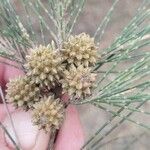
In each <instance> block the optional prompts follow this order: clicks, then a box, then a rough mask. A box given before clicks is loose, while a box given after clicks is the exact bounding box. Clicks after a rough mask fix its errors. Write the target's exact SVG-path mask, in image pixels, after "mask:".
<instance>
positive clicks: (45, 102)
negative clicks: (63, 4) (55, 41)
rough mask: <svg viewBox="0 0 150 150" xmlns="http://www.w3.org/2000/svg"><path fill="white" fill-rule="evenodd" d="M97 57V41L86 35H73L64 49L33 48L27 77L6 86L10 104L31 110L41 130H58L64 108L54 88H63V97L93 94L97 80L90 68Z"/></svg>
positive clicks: (27, 63)
mask: <svg viewBox="0 0 150 150" xmlns="http://www.w3.org/2000/svg"><path fill="white" fill-rule="evenodd" d="M97 57H98V56H97V48H96V46H95V44H94V39H93V38H90V36H89V35H87V34H85V33H82V34H79V35H77V36H71V37H70V38H69V39H68V41H66V42H64V43H63V45H62V49H61V50H57V49H52V48H51V46H50V45H48V46H39V47H37V48H35V49H32V50H31V51H30V54H29V55H28V56H26V63H25V65H24V67H25V71H26V75H25V76H23V77H18V78H17V79H13V80H11V81H10V82H9V83H8V84H7V95H6V99H7V102H9V103H12V104H13V105H14V106H15V107H16V108H18V107H22V108H23V109H25V110H26V111H27V110H32V118H33V119H32V121H33V124H35V125H38V127H39V129H44V130H45V131H46V132H48V131H49V130H50V129H51V128H55V129H59V127H60V126H61V124H62V122H63V119H64V114H65V108H64V104H63V102H62V101H61V100H60V98H59V96H57V95H56V94H54V93H53V92H52V90H51V89H56V88H57V86H60V87H61V88H62V90H61V91H62V94H63V93H67V94H68V95H70V98H73V97H74V98H77V99H79V98H85V97H86V96H88V95H90V94H91V88H93V86H94V84H93V83H94V81H95V80H96V74H94V73H92V72H91V67H93V66H94V65H95V62H96V60H97Z"/></svg>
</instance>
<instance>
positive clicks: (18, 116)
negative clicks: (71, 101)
mask: <svg viewBox="0 0 150 150" xmlns="http://www.w3.org/2000/svg"><path fill="white" fill-rule="evenodd" d="M0 60H2V61H5V62H9V61H7V60H5V59H3V58H0ZM11 63H12V62H11ZM19 75H23V72H22V71H20V70H18V69H15V68H13V67H10V66H8V65H4V64H0V85H1V86H2V89H3V90H5V87H6V83H7V82H8V81H9V79H13V78H15V77H17V76H19ZM62 99H63V100H66V99H67V97H66V96H63V97H62ZM0 101H1V100H0ZM1 102H2V101H1ZM8 108H9V111H10V112H11V116H12V119H13V122H14V126H15V130H16V134H17V136H18V139H19V143H20V145H21V148H22V149H23V150H39V149H40V150H46V148H47V145H48V141H49V135H48V134H46V133H45V132H44V131H42V130H38V129H37V127H36V126H33V125H32V123H31V113H30V112H29V111H28V112H24V111H23V110H19V109H18V110H15V109H14V108H13V107H12V106H11V105H8ZM0 121H1V122H2V123H3V124H4V125H5V126H6V128H7V130H8V131H9V133H10V134H11V135H12V137H15V135H14V132H13V130H12V126H11V122H10V119H9V117H8V115H7V113H6V109H5V107H4V104H2V103H0ZM83 142H84V136H83V131H82V127H81V124H80V121H79V116H78V112H77V110H76V108H75V106H72V105H70V106H68V107H67V109H66V116H65V120H64V123H63V125H62V127H61V129H60V131H59V133H58V136H57V139H56V142H55V145H54V147H55V148H54V149H55V150H70V149H71V150H79V149H80V148H81V146H82V145H83ZM0 149H3V150H14V145H13V144H12V142H11V141H10V139H9V138H8V137H7V135H6V134H5V133H4V131H3V130H2V129H0Z"/></svg>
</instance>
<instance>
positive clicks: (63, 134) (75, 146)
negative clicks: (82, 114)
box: [55, 105, 84, 150]
mask: <svg viewBox="0 0 150 150" xmlns="http://www.w3.org/2000/svg"><path fill="white" fill-rule="evenodd" d="M83 143H84V135H83V130H82V127H81V123H80V119H79V116H78V112H77V110H76V108H75V106H71V105H70V106H68V108H67V109H66V118H65V121H64V123H63V125H62V127H61V129H60V131H59V134H58V138H57V141H56V143H55V150H70V149H71V150H80V148H81V146H82V145H83Z"/></svg>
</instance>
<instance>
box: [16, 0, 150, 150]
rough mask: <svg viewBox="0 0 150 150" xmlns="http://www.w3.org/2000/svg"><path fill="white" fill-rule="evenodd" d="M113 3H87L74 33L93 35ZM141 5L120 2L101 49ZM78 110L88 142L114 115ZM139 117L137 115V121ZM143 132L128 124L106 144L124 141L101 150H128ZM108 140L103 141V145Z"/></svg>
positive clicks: (135, 149) (134, 0) (144, 146)
mask: <svg viewBox="0 0 150 150" xmlns="http://www.w3.org/2000/svg"><path fill="white" fill-rule="evenodd" d="M15 2H16V5H17V11H18V12H19V13H20V15H21V16H22V18H23V21H24V22H25V16H24V14H23V12H22V9H21V8H20V5H19V3H18V0H15ZM112 2H113V0H87V4H86V6H85V9H84V12H83V13H82V15H81V16H80V17H79V19H78V21H77V24H76V26H75V29H74V33H75V34H77V33H81V32H87V33H89V34H90V35H91V36H92V35H93V34H94V31H95V30H96V28H97V26H98V24H99V23H100V22H101V21H102V19H103V17H104V16H105V14H106V13H107V11H108V9H109V8H110V6H111V5H112ZM140 3H141V0H121V1H120V2H119V4H118V5H117V8H116V10H115V11H114V14H113V17H112V21H111V22H110V24H109V26H108V28H107V30H106V33H105V36H104V37H103V39H102V41H101V43H100V47H101V48H100V49H103V48H105V47H107V46H109V45H110V43H111V42H112V41H113V40H114V39H115V37H116V36H118V35H119V33H120V32H121V30H122V29H123V27H124V26H125V25H126V24H127V23H128V22H129V20H130V19H131V18H132V17H133V16H134V14H135V12H136V9H137V7H138V6H139V4H140ZM32 19H33V20H32V21H33V22H34V27H35V29H36V31H37V32H39V31H40V30H39V28H38V26H37V22H36V21H37V20H36V19H34V18H32ZM45 35H46V36H47V37H49V35H48V34H47V33H46V32H45ZM39 37H40V35H39ZM125 66H126V63H125V64H122V68H124V67H125ZM112 79H113V76H111V77H109V78H108V80H112ZM143 108H144V109H145V108H147V107H146V106H144V107H143ZM147 109H148V108H147ZM78 110H79V113H80V118H81V122H82V124H83V128H84V131H85V138H86V140H87V139H88V137H90V136H91V135H92V134H93V133H94V132H95V131H96V129H98V128H99V127H101V126H102V125H103V124H104V123H105V122H106V121H107V120H108V119H109V118H110V115H109V114H108V113H106V112H104V111H102V110H99V109H97V108H95V107H93V106H89V105H85V106H79V107H78ZM137 115H138V114H137ZM137 115H134V118H135V117H136V116H137ZM141 116H142V115H141ZM138 119H140V120H144V121H147V120H150V118H148V117H147V118H146V119H143V118H142V117H141V118H138ZM115 121H117V120H115ZM115 121H114V122H113V123H112V124H110V126H109V127H108V128H106V131H107V130H108V129H109V128H110V127H111V126H112V125H113V124H114V123H115ZM143 131H144V130H143V129H142V128H140V127H137V126H136V125H134V124H132V123H129V122H125V123H124V124H122V125H121V126H120V127H118V128H117V129H116V130H115V131H113V132H112V133H111V134H110V135H109V136H108V137H107V138H106V139H105V140H104V141H107V140H109V139H113V138H115V137H124V138H119V140H116V141H114V142H111V143H109V144H106V145H105V146H104V147H102V148H101V149H102V150H122V149H124V148H125V146H126V144H127V143H128V142H129V141H130V140H132V138H133V137H132V136H134V135H139V134H140V133H141V132H143ZM145 132H147V134H148V131H146V130H145ZM131 135H132V136H131ZM149 140H150V137H149V136H148V135H146V134H145V135H144V136H143V137H142V138H141V140H140V141H139V142H137V143H135V144H132V146H131V148H130V149H131V150H149V149H150V143H149V142H148V141H149ZM104 141H102V143H103V142H104ZM99 149H100V148H99Z"/></svg>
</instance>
